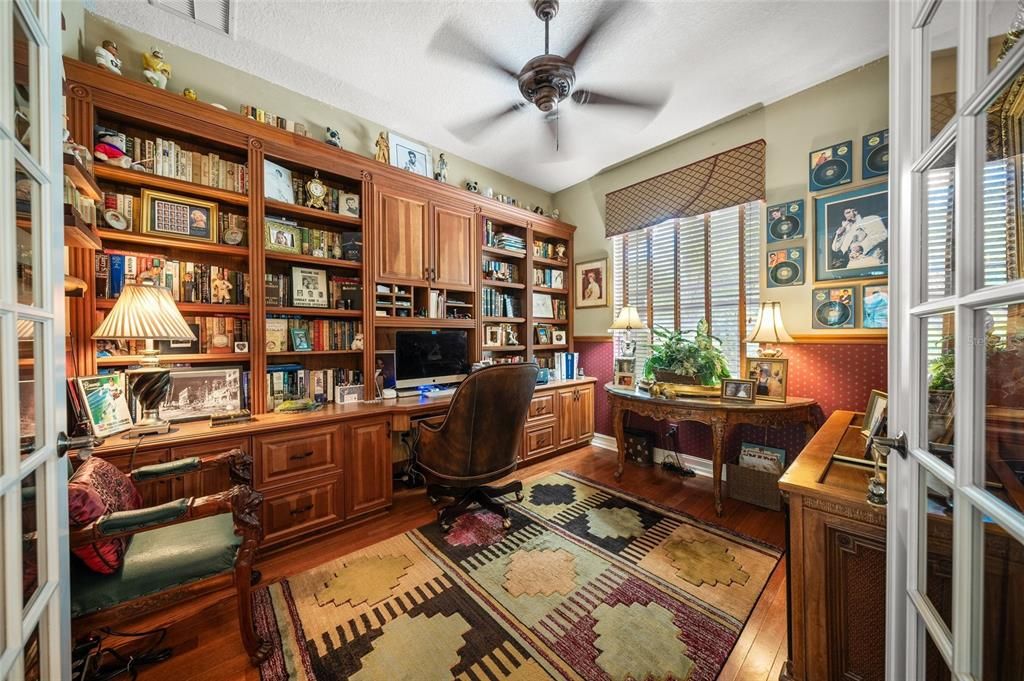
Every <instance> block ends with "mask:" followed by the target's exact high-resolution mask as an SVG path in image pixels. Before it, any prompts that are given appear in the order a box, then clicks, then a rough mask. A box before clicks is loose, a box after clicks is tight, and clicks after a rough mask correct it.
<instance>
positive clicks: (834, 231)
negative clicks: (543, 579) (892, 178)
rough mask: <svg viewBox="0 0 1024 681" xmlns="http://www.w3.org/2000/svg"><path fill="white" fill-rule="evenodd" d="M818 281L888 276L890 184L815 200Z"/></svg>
mask: <svg viewBox="0 0 1024 681" xmlns="http://www.w3.org/2000/svg"><path fill="white" fill-rule="evenodd" d="M814 207H815V217H816V219H815V224H814V241H815V263H814V265H815V272H814V279H815V281H835V280H836V279H867V278H871V277H885V276H888V275H889V186H888V183H886V182H881V183H878V184H874V185H869V186H867V187H857V188H856V189H849V190H846V191H842V192H837V193H834V194H829V195H826V196H819V197H816V198H815V199H814Z"/></svg>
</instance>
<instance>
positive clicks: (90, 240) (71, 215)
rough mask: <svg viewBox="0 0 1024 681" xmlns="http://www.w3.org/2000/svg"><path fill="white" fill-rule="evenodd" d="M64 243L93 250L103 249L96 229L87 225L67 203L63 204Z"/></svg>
mask: <svg viewBox="0 0 1024 681" xmlns="http://www.w3.org/2000/svg"><path fill="white" fill-rule="evenodd" d="M64 243H66V244H67V245H68V246H78V247H79V248H90V249H93V250H99V249H101V248H103V243H102V242H101V241H100V236H99V234H98V233H97V231H96V229H95V228H94V227H91V226H89V225H87V224H86V223H85V220H83V219H82V216H81V215H80V214H79V213H78V211H77V210H75V207H74V206H72V205H71V204H67V203H65V204H64Z"/></svg>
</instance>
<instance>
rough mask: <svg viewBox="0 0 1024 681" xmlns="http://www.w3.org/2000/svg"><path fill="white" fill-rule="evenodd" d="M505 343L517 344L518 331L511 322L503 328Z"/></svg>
mask: <svg viewBox="0 0 1024 681" xmlns="http://www.w3.org/2000/svg"><path fill="white" fill-rule="evenodd" d="M505 345H519V332H518V331H516V328H515V327H514V326H512V325H511V324H509V325H508V327H507V328H506V329H505Z"/></svg>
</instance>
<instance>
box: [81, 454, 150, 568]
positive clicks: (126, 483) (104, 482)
mask: <svg viewBox="0 0 1024 681" xmlns="http://www.w3.org/2000/svg"><path fill="white" fill-rule="evenodd" d="M141 506H142V495H140V494H139V491H138V490H137V489H135V485H133V484H132V481H131V478H129V477H128V476H127V475H125V474H124V473H122V472H121V471H119V470H118V469H117V466H115V465H114V464H112V463H110V462H109V461H104V460H103V459H101V458H99V457H95V456H94V457H92V458H90V459H88V460H87V461H86V462H85V463H83V464H82V465H81V466H79V467H78V470H77V471H75V474H74V475H72V476H71V479H70V480H69V481H68V515H69V516H70V518H71V524H72V525H78V526H81V525H87V524H89V523H91V522H92V521H94V520H96V519H97V518H99V517H100V516H103V515H106V514H107V513H113V512H115V511H132V510H135V509H137V508H140V507H141ZM130 542H131V537H115V538H113V539H105V540H103V541H98V542H96V543H94V544H90V545H89V546H80V547H78V548H75V549H73V550H72V552H73V553H74V554H75V555H76V556H78V557H79V558H81V559H82V561H83V562H84V563H85V564H86V566H87V567H88V568H89V569H90V570H93V571H94V572H98V573H100V574H103V575H109V574H112V573H114V572H116V571H117V570H118V569H119V568H120V567H121V565H122V564H123V563H124V554H125V552H126V551H127V550H128V544H129V543H130Z"/></svg>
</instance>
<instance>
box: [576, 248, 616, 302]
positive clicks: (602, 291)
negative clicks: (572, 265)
mask: <svg viewBox="0 0 1024 681" xmlns="http://www.w3.org/2000/svg"><path fill="white" fill-rule="evenodd" d="M608 284H609V281H608V258H600V259H598V260H587V261H586V262H578V263H576V307H577V308H580V307H607V305H608Z"/></svg>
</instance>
